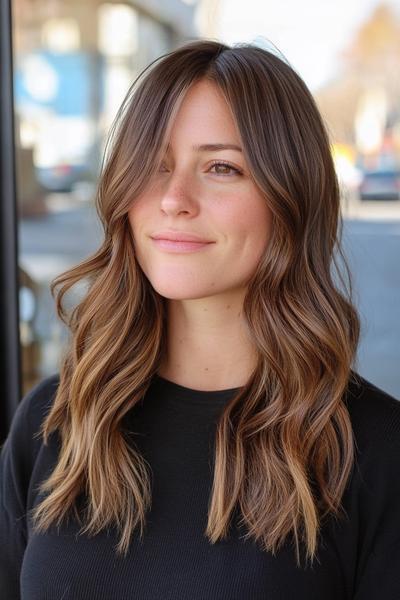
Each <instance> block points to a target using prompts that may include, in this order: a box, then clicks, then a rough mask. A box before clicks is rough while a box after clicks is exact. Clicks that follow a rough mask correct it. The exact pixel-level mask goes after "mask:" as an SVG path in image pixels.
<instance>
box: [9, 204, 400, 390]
mask: <svg viewBox="0 0 400 600" xmlns="http://www.w3.org/2000/svg"><path fill="white" fill-rule="evenodd" d="M48 206H49V207H50V209H51V212H50V213H49V214H48V215H46V216H43V217H39V218H35V219H29V220H21V221H20V256H21V260H20V263H21V266H22V267H23V268H25V270H27V271H28V273H29V274H30V275H31V277H33V279H34V280H35V281H36V282H37V283H39V284H40V290H41V291H40V297H39V302H38V308H39V314H38V317H37V321H36V324H37V332H38V335H39V336H40V338H41V343H42V352H43V353H44V356H43V367H42V369H43V374H45V373H51V372H53V371H54V370H56V369H57V366H56V358H57V354H58V352H59V343H60V336H63V331H62V327H60V324H59V322H58V320H57V318H56V316H55V312H54V307H53V301H52V298H51V295H50V291H49V288H48V285H49V282H50V280H51V279H52V278H53V277H55V276H56V275H57V274H59V273H61V272H62V271H63V270H65V269H67V268H68V267H69V266H72V265H73V264H75V263H76V262H79V261H80V260H82V258H83V257H85V256H87V255H89V254H90V253H91V252H93V251H94V250H95V249H96V248H97V247H98V246H99V244H100V243H101V240H102V230H101V226H100V223H99V220H98V217H97V214H96V212H95V209H94V207H93V205H92V203H88V202H82V201H79V200H76V199H75V200H74V198H73V197H71V195H70V194H69V195H66V194H58V195H56V194H54V195H53V196H51V197H49V199H48ZM345 214H346V219H345V222H344V230H343V242H344V248H345V252H346V256H347V258H348V261H349V264H350V267H351V269H352V273H353V281H354V291H355V299H356V301H357V304H358V307H359V310H360V313H361V319H362V337H361V343H360V347H359V354H358V360H359V368H358V370H359V373H360V374H361V375H363V376H364V377H366V378H367V379H369V380H371V381H372V382H373V383H375V384H376V385H379V386H380V387H382V388H383V389H384V390H386V391H388V392H389V393H391V394H393V395H395V396H396V397H397V398H399V399H400V370H399V357H400V308H399V307H400V262H399V256H400V202H386V203H382V202H370V201H368V202H362V203H361V202H358V203H357V202H353V203H352V204H351V207H348V208H347V210H345ZM378 217H379V218H378Z"/></svg>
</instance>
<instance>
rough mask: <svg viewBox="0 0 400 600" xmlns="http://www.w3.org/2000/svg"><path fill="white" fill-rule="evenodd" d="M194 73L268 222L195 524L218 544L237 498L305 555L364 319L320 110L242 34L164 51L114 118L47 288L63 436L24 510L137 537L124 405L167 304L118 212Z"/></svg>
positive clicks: (344, 454) (153, 166)
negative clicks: (247, 369)
mask: <svg viewBox="0 0 400 600" xmlns="http://www.w3.org/2000/svg"><path fill="white" fill-rule="evenodd" d="M202 78H207V79H208V80H209V81H212V82H213V83H214V84H215V85H216V86H218V89H219V90H220V91H221V93H222V94H223V96H224V97H225V99H226V101H227V104H228V106H229V108H230V110H231V111H232V114H233V116H234V118H235V120H236V123H237V125H238V128H239V132H240V135H241V138H242V143H243V151H244V154H245V158H246V161H247V163H248V165H249V168H250V171H251V173H252V176H253V177H254V180H255V182H256V183H257V185H258V186H259V188H260V190H262V192H263V193H264V195H265V201H266V202H267V203H268V206H269V207H270V209H271V212H272V219H273V223H272V228H271V239H270V242H269V244H268V248H267V251H266V254H265V256H264V257H263V258H262V260H261V261H260V263H259V265H258V268H257V271H256V273H255V274H254V277H253V278H252V280H251V282H250V284H249V286H248V290H247V294H246V297H245V300H244V306H243V314H244V317H245V322H246V325H247V328H248V332H249V335H250V337H251V339H252V341H253V342H254V346H255V348H256V350H257V353H258V364H257V367H256V369H255V370H254V372H253V373H252V375H251V377H250V378H249V381H248V382H247V383H246V385H245V386H244V387H243V388H242V389H241V390H240V391H239V392H238V393H237V394H235V396H234V397H233V398H232V399H231V400H230V401H229V402H227V404H226V405H225V406H224V408H223V411H222V413H221V415H220V418H219V422H218V424H217V430H216V437H215V448H214V450H215V452H214V456H213V459H214V477H213V484H212V490H211V494H210V500H209V516H208V523H207V528H206V531H205V534H206V535H207V537H208V539H209V541H210V542H211V543H215V542H217V541H218V540H220V539H222V538H223V537H225V536H226V535H227V534H228V530H229V525H230V523H231V520H232V515H233V513H234V511H235V510H236V509H237V510H238V513H239V515H240V525H242V526H243V527H244V528H245V531H246V533H245V536H244V537H246V538H253V539H254V540H257V541H258V542H260V545H261V547H262V549H264V550H265V551H270V552H272V553H273V554H275V553H276V552H277V551H278V550H279V548H280V547H281V546H282V545H283V543H284V542H285V540H286V539H288V537H289V538H291V539H292V540H293V542H294V545H295V550H296V561H297V564H298V565H300V563H301V559H300V556H301V548H302V546H304V548H305V557H306V559H310V560H311V562H312V561H313V560H314V558H315V556H316V553H317V548H318V533H319V530H320V526H321V521H322V519H323V518H324V517H325V516H327V515H329V514H333V515H335V516H340V514H342V507H341V499H342V496H343V493H344V490H345V487H346V484H347V482H348V479H349V477H350V474H351V470H352V466H353V462H354V442H353V432H352V427H351V422H350V417H349V414H348V411H347V408H346V405H345V402H344V396H345V394H346V390H347V386H348V384H349V381H350V379H352V378H356V374H355V373H354V371H352V363H353V361H354V360H355V353H356V349H357V344H358V338H359V319H358V315H357V312H356V309H355V308H354V306H353V304H352V298H351V278H350V274H349V270H348V267H347V264H346V260H345V257H344V256H343V253H342V251H341V244H340V234H341V230H340V225H341V221H340V197H339V188H338V183H337V178H336V174H335V170H334V165H333V161H332V156H331V152H330V147H329V139H328V135H327V133H326V130H325V127H324V124H323V122H322V119H321V117H320V115H319V112H318V109H317V107H316V105H315V102H314V100H313V98H312V96H311V94H310V92H309V91H308V89H307V88H306V86H305V84H304V83H303V81H302V80H301V78H300V77H299V76H298V75H297V74H296V72H295V71H294V70H293V69H292V68H291V67H290V66H289V65H288V64H287V63H286V62H285V61H284V60H282V59H281V58H279V57H278V56H276V55H275V54H273V53H271V52H268V51H266V50H263V49H261V48H258V47H256V46H253V45H251V44H241V45H237V46H235V47H232V48H230V47H228V46H227V45H224V44H222V43H219V42H216V41H213V40H202V41H194V42H189V43H187V44H185V45H184V46H182V47H180V48H178V49H177V50H175V51H174V52H171V53H169V54H167V55H164V56H162V57H160V58H159V59H157V60H156V61H154V63H152V64H151V65H149V67H147V69H145V71H144V72H143V73H142V74H141V76H139V78H138V79H137V80H136V81H135V82H134V83H133V85H132V88H131V89H130V91H129V92H128V94H127V96H126V99H125V101H124V103H123V105H122V107H121V109H120V111H119V113H118V115H117V118H116V120H115V123H114V126H113V128H112V130H111V132H110V138H109V142H112V144H111V150H110V151H109V152H108V148H107V152H106V153H105V157H106V154H107V158H105V159H104V163H103V165H102V173H101V177H100V180H99V185H98V190H97V195H96V209H97V212H98V215H99V218H100V220H101V223H102V225H103V228H104V241H103V243H102V245H101V247H100V248H99V249H98V250H97V252H95V253H94V254H93V255H92V256H90V257H89V258H87V259H85V260H84V261H83V262H81V263H80V264H78V265H76V266H74V267H73V268H71V269H69V270H68V271H66V272H64V273H62V274H60V275H59V276H58V277H56V278H55V279H54V280H53V282H52V284H51V292H52V294H53V297H55V301H56V309H57V313H58V315H59V317H60V319H62V320H63V322H64V323H65V324H66V325H67V327H68V329H69V331H70V339H69V342H68V346H67V348H66V350H65V353H64V355H63V358H62V361H61V365H60V383H59V386H58V388H57V391H56V394H55V398H54V402H53V404H52V406H51V408H50V410H49V412H48V414H47V416H46V418H45V420H44V422H43V424H42V428H41V430H40V431H39V432H38V435H40V436H43V439H44V442H45V443H47V441H48V437H49V435H50V434H51V433H54V434H57V435H59V437H60V454H59V460H58V462H57V464H56V466H55V468H54V470H53V471H52V473H51V474H50V476H49V477H48V479H47V480H45V481H44V482H43V483H42V485H41V487H40V492H41V493H43V498H42V499H41V502H40V504H39V505H38V506H37V507H36V508H35V509H34V510H33V511H32V517H33V521H34V526H35V528H36V529H37V530H38V531H45V530H46V529H47V528H48V527H49V526H50V525H51V524H57V525H59V524H60V523H61V522H62V521H63V519H64V518H68V516H69V514H70V512H71V511H73V512H74V514H75V517H76V518H77V519H78V521H79V523H80V524H81V525H82V529H81V533H87V534H88V535H95V534H96V533H98V532H99V531H101V530H102V529H103V528H106V527H108V526H112V525H115V526H116V527H117V528H118V531H119V533H120V540H119V543H118V545H117V547H116V550H117V552H118V553H119V554H122V555H126V553H127V551H128V549H129V543H130V539H131V536H132V534H133V532H134V530H135V529H136V528H139V529H140V535H141V536H143V534H144V530H145V523H146V513H147V511H148V510H149V509H150V507H151V483H150V470H149V468H148V467H149V465H148V464H147V463H146V461H145V459H144V457H143V456H141V455H140V453H139V452H138V450H137V447H136V446H135V442H134V432H132V431H127V430H126V428H125V427H124V417H125V415H127V414H128V413H129V411H131V410H132V408H133V407H134V406H135V404H136V403H138V402H140V401H141V400H142V399H143V398H144V396H145V393H146V390H147V389H148V387H149V385H150V383H151V380H152V377H153V376H154V375H155V374H156V373H157V371H158V368H159V367H160V365H161V361H162V359H163V357H164V356H165V352H166V305H165V299H164V298H162V297H161V296H160V295H159V294H158V293H157V292H156V291H155V290H154V289H153V288H152V286H151V284H150V282H149V281H148V280H147V278H146V276H145V275H144V273H143V272H142V271H141V269H140V267H139V265H138V263H137V261H136V258H135V252H134V243H133V242H134V240H133V237H132V232H131V229H130V227H129V222H128V220H127V212H128V210H129V206H130V205H131V203H132V202H134V200H135V197H137V196H138V195H139V194H140V193H141V191H142V190H143V189H144V188H145V186H146V185H147V184H148V182H149V180H150V179H151V177H152V175H153V174H154V172H155V171H156V170H157V168H158V167H159V164H160V161H161V159H162V157H163V152H164V150H165V145H166V143H167V141H168V136H169V131H170V128H171V125H172V122H173V118H174V116H175V115H176V112H177V110H178V108H179V105H180V103H181V101H182V99H183V97H184V95H185V93H186V92H187V90H188V89H189V88H190V86H191V85H192V84H193V83H195V82H196V81H199V80H200V79H202ZM335 252H336V253H337V255H338V256H339V257H341V259H342V265H343V266H344V268H345V274H346V276H347V279H345V278H344V276H343V274H342V273H341V270H340V268H339V266H338V262H337V257H336V256H335ZM332 267H336V276H337V277H338V282H339V284H340V287H339V285H338V283H335V281H334V273H333V272H332ZM82 282H86V283H87V284H88V289H87V290H86V292H85V294H84V297H83V299H82V300H80V301H79V303H78V304H77V305H76V306H75V308H74V309H73V310H72V311H71V313H70V314H69V315H67V313H66V311H65V309H64V305H63V299H64V296H65V294H66V293H67V292H68V291H69V290H70V289H71V288H73V286H74V285H75V284H78V283H82ZM58 286H61V287H60V289H59V290H58V292H56V291H55V290H56V288H57V287H58ZM340 288H341V289H340ZM80 498H85V499H86V503H85V506H84V508H85V510H84V512H82V511H79V510H78V508H77V507H78V500H79V499H80Z"/></svg>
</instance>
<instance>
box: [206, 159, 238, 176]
mask: <svg viewBox="0 0 400 600" xmlns="http://www.w3.org/2000/svg"><path fill="white" fill-rule="evenodd" d="M215 165H218V166H221V167H228V168H229V169H232V171H235V174H236V175H241V174H242V172H241V171H239V169H237V168H236V167H234V166H233V165H231V164H229V163H228V162H222V161H220V160H216V161H215V162H213V163H212V164H211V167H215ZM215 175H222V176H223V177H224V176H226V177H232V175H229V174H228V173H215Z"/></svg>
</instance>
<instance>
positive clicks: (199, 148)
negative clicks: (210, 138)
mask: <svg viewBox="0 0 400 600" xmlns="http://www.w3.org/2000/svg"><path fill="white" fill-rule="evenodd" d="M169 150H170V145H169V144H168V146H167V151H169ZM192 150H195V151H196V152H213V151H214V152H218V151H219V150H237V151H238V152H243V150H242V148H241V147H240V146H238V145H237V144H199V145H195V146H192Z"/></svg>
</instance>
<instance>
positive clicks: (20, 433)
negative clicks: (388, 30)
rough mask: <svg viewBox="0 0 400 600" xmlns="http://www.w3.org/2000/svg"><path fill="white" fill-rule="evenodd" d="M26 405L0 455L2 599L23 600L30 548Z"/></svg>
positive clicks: (21, 408) (21, 409)
mask: <svg viewBox="0 0 400 600" xmlns="http://www.w3.org/2000/svg"><path fill="white" fill-rule="evenodd" d="M28 435H29V434H28V432H27V427H26V402H23V403H20V404H19V406H18V408H17V410H16V412H15V414H14V418H13V422H12V426H11V429H10V432H9V434H8V437H7V439H6V441H5V443H4V445H3V447H2V450H1V454H0V502H1V503H0V539H1V543H0V597H2V598H7V600H14V599H17V598H20V592H19V573H20V570H21V564H22V559H23V555H24V551H25V545H26V521H25V504H24V498H25V495H26V491H25V490H26V489H27V485H28V482H27V481H26V464H27V460H26V456H25V453H26V452H27V444H26V442H27V437H28Z"/></svg>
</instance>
